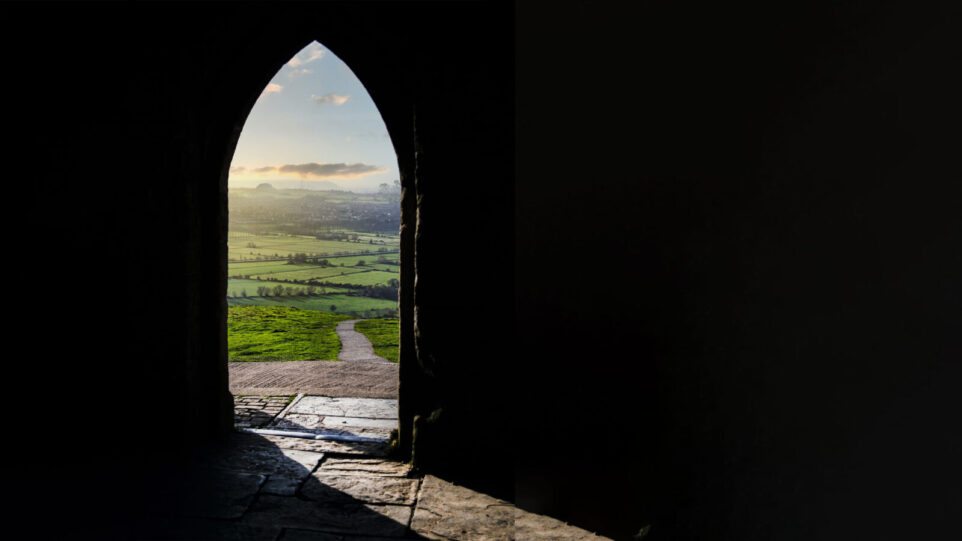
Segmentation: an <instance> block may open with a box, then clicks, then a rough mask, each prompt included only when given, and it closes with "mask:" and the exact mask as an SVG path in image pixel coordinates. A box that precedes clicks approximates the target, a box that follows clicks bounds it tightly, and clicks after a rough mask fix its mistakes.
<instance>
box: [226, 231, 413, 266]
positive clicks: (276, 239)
mask: <svg viewBox="0 0 962 541" xmlns="http://www.w3.org/2000/svg"><path fill="white" fill-rule="evenodd" d="M345 234H347V235H350V236H352V237H356V238H355V239H354V240H350V241H342V240H322V239H317V238H315V237H313V236H307V235H286V234H281V233H277V234H272V235H265V234H256V233H245V232H240V231H231V232H230V233H228V237H227V259H228V260H229V261H252V260H258V259H274V258H286V257H290V256H293V255H294V254H297V253H304V254H308V255H310V256H323V257H331V256H338V255H350V254H362V253H364V254H366V253H373V254H375V257H376V254H377V252H378V251H379V249H380V251H382V252H396V251H397V249H398V246H399V243H398V238H397V235H393V236H388V235H383V236H378V235H371V234H363V233H347V232H345Z"/></svg>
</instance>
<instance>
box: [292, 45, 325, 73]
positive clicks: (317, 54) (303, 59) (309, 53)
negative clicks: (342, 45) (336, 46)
mask: <svg viewBox="0 0 962 541" xmlns="http://www.w3.org/2000/svg"><path fill="white" fill-rule="evenodd" d="M326 52H327V51H325V50H324V48H323V47H321V44H320V43H318V42H316V41H312V42H311V44H310V45H308V46H307V47H304V48H303V49H301V50H300V52H298V53H297V54H296V55H294V58H291V59H290V60H288V61H287V65H288V66H290V67H292V68H297V67H300V66H303V65H304V64H307V63H308V62H313V61H315V60H318V59H321V58H323V57H324V54H325V53H326Z"/></svg>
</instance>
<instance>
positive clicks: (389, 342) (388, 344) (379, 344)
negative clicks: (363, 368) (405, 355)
mask: <svg viewBox="0 0 962 541" xmlns="http://www.w3.org/2000/svg"><path fill="white" fill-rule="evenodd" d="M354 330H356V331H357V332H359V333H361V334H363V335H364V336H366V337H367V339H368V340H370V341H371V344H373V345H374V353H375V354H376V355H379V356H381V357H384V358H385V359H387V360H389V361H391V362H393V363H396V362H398V336H399V332H398V320H397V318H385V319H365V320H364V321H358V322H357V323H355V324H354Z"/></svg>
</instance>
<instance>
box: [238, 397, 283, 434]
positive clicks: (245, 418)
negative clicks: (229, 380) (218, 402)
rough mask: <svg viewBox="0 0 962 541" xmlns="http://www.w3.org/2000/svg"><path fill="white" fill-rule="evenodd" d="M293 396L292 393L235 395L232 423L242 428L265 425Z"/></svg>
mask: <svg viewBox="0 0 962 541" xmlns="http://www.w3.org/2000/svg"><path fill="white" fill-rule="evenodd" d="M294 398H295V396H294V395H291V396H235V397H234V425H235V426H238V427H242V428H250V427H262V426H267V425H268V424H269V423H270V422H271V421H273V420H274V417H277V414H278V413H280V412H281V411H283V410H284V408H285V407H286V406H287V404H288V403H290V402H291V401H292V400H293V399H294Z"/></svg>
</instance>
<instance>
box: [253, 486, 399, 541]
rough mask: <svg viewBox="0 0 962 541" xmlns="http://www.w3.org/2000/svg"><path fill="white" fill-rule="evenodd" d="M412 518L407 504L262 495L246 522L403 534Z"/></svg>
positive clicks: (302, 527)
mask: <svg viewBox="0 0 962 541" xmlns="http://www.w3.org/2000/svg"><path fill="white" fill-rule="evenodd" d="M410 517H411V508H410V507H409V506H406V505H371V504H367V505H364V504H360V503H351V504H346V505H329V504H324V503H319V502H314V501H306V500H301V499H298V498H289V497H282V496H273V495H269V494H262V495H261V496H260V497H259V498H258V499H257V501H256V502H255V503H254V505H252V506H251V509H250V510H249V511H248V512H247V514H246V515H245V516H244V520H243V522H244V523H246V524H251V525H271V526H280V527H282V528H298V529H302V530H315V531H323V532H329V533H348V534H357V535H371V536H386V537H400V536H402V535H404V534H405V532H406V531H407V523H408V520H409V519H410Z"/></svg>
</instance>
